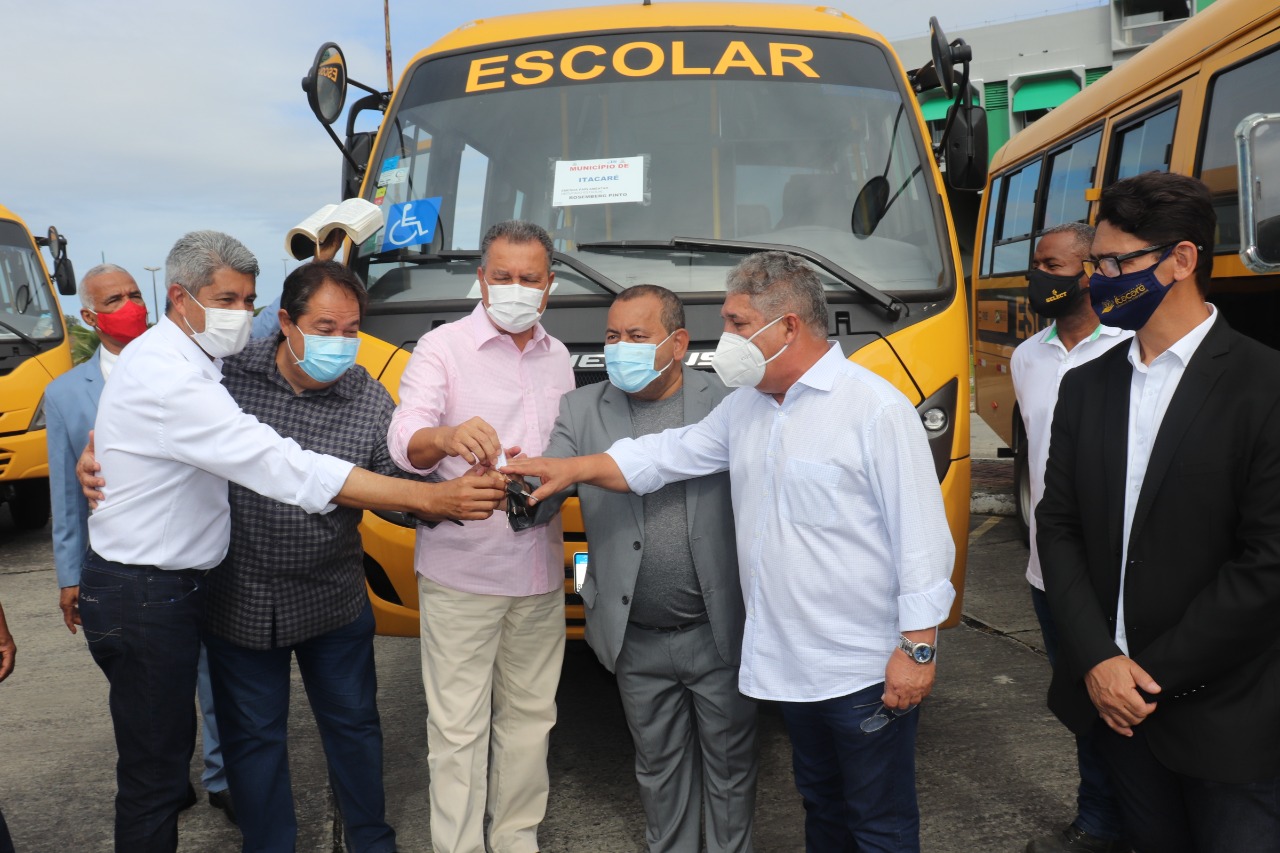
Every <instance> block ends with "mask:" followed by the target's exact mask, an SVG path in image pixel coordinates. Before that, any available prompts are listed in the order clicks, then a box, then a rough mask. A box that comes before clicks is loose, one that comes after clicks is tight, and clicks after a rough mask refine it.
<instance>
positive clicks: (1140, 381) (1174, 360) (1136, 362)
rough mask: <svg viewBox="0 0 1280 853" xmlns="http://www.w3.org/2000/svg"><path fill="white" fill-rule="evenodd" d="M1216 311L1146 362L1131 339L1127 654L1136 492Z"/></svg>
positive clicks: (1124, 558) (1123, 646)
mask: <svg viewBox="0 0 1280 853" xmlns="http://www.w3.org/2000/svg"><path fill="white" fill-rule="evenodd" d="M1217 316H1218V311H1217V309H1216V308H1214V307H1213V306H1212V305H1210V306H1209V317H1208V318H1207V319H1206V320H1205V321H1204V322H1202V323H1201V324H1200V325H1198V326H1196V327H1195V328H1194V329H1192V330H1191V331H1190V332H1187V333H1186V334H1185V335H1183V336H1182V338H1181V339H1180V340H1179V341H1178V342H1177V343H1175V344H1174V345H1173V346H1171V347H1169V348H1168V349H1167V350H1165V351H1164V352H1162V353H1160V354H1159V355H1158V356H1156V357H1155V358H1153V359H1152V360H1151V364H1143V363H1142V350H1141V348H1140V344H1139V343H1138V339H1137V338H1134V339H1133V342H1132V343H1130V344H1129V363H1130V364H1131V365H1133V374H1132V377H1131V378H1130V380H1129V442H1128V452H1127V455H1126V457H1125V472H1124V538H1123V539H1122V540H1121V541H1122V542H1123V543H1124V545H1123V549H1122V551H1121V555H1120V596H1119V599H1118V600H1117V603H1116V645H1117V646H1119V647H1120V651H1122V652H1124V653H1125V654H1126V655H1127V654H1129V637H1128V634H1127V632H1126V630H1125V626H1124V576H1125V566H1126V565H1128V563H1129V533H1130V532H1131V531H1132V530H1133V514H1134V511H1135V510H1137V508H1138V496H1139V495H1141V494H1142V481H1143V480H1144V479H1145V478H1146V476H1147V463H1148V462H1149V461H1151V448H1152V447H1153V446H1154V445H1155V443H1156V435H1157V434H1159V432H1160V422H1161V421H1163V420H1164V413H1165V411H1166V410H1168V408H1169V401H1170V400H1172V399H1173V393H1174V392H1175V391H1177V390H1178V383H1179V382H1181V381H1182V374H1183V373H1185V372H1186V370H1187V364H1188V363H1189V362H1190V361H1191V357H1192V356H1193V355H1195V354H1196V350H1197V349H1198V348H1199V347H1200V343H1201V342H1202V341H1203V340H1204V338H1205V335H1207V334H1209V329H1210V328H1211V327H1212V326H1213V321H1214V320H1215V319H1217Z"/></svg>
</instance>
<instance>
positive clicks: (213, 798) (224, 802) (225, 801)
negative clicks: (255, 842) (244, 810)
mask: <svg viewBox="0 0 1280 853" xmlns="http://www.w3.org/2000/svg"><path fill="white" fill-rule="evenodd" d="M209 805H211V806H213V807H214V808H215V809H222V810H223V811H224V812H226V814H227V820H229V821H231V822H232V823H233V824H235V825H236V826H239V823H237V822H236V807H235V806H234V805H232V804H231V792H230V791H228V790H226V789H225V788H224V789H223V790H221V791H210V792H209Z"/></svg>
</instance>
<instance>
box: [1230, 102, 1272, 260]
mask: <svg viewBox="0 0 1280 853" xmlns="http://www.w3.org/2000/svg"><path fill="white" fill-rule="evenodd" d="M1235 138H1236V157H1237V160H1238V163H1239V167H1240V169H1239V173H1238V174H1239V178H1238V180H1239V192H1240V205H1239V208H1240V259H1241V260H1242V261H1244V265H1245V266H1246V267H1248V268H1249V269H1251V270H1252V271H1254V272H1258V273H1268V272H1280V113H1271V114H1268V115H1264V114H1262V113H1254V114H1253V115H1249V116H1245V118H1244V119H1243V120H1242V121H1241V122H1240V124H1238V125H1237V126H1236V131H1235Z"/></svg>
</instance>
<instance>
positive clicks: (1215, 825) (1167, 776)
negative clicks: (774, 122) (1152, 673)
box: [1095, 712, 1280, 853]
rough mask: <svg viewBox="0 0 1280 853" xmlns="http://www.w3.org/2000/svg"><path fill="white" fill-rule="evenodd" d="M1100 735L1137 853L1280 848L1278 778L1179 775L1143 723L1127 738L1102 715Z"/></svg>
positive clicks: (1257, 852)
mask: <svg viewBox="0 0 1280 853" xmlns="http://www.w3.org/2000/svg"><path fill="white" fill-rule="evenodd" d="M1157 713H1159V712H1157ZM1095 740H1096V742H1097V745H1098V749H1099V751H1100V752H1101V753H1102V756H1103V758H1104V759H1105V760H1106V762H1107V764H1108V765H1109V766H1110V768H1111V781H1112V785H1113V788H1114V791H1115V793H1116V795H1117V796H1118V798H1119V800H1120V810H1121V812H1123V814H1124V820H1125V826H1126V828H1127V830H1128V832H1127V836H1128V839H1129V842H1130V843H1131V844H1132V845H1133V849H1134V851H1135V853H1246V851H1247V853H1280V777H1276V778H1274V779H1266V780H1263V781H1260V782H1242V783H1227V782H1213V781H1210V780H1208V779H1197V778H1195V777H1192V776H1187V775H1185V774H1182V773H1175V772H1174V771H1172V770H1170V769H1169V768H1167V767H1165V766H1164V765H1163V764H1161V763H1160V761H1159V760H1158V759H1157V758H1156V757H1155V755H1153V754H1152V752H1151V748H1150V747H1149V746H1148V745H1147V740H1146V736H1145V735H1144V734H1143V732H1142V726H1141V725H1138V726H1135V727H1134V729H1133V737H1131V738H1128V737H1124V736H1123V735H1119V734H1116V733H1115V732H1113V731H1112V730H1111V729H1110V728H1109V727H1108V726H1107V724H1106V723H1104V722H1102V721H1101V720H1099V721H1098V723H1097V732H1096V735H1095Z"/></svg>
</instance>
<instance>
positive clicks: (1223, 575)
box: [1036, 172, 1280, 853]
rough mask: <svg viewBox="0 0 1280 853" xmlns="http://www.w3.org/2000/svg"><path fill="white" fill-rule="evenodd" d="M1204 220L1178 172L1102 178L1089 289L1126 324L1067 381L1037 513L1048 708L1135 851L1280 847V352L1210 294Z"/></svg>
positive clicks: (1199, 852)
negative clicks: (1103, 790) (1087, 751)
mask: <svg viewBox="0 0 1280 853" xmlns="http://www.w3.org/2000/svg"><path fill="white" fill-rule="evenodd" d="M1215 219H1216V217H1215V215H1214V210H1213V203H1212V199H1211V197H1210V195H1209V192H1208V190H1207V188H1206V187H1205V186H1204V185H1203V184H1202V183H1200V182H1199V181H1197V180H1195V179H1193V178H1188V177H1185V176H1182V175H1172V174H1162V173H1154V172H1153V173H1148V174H1144V175H1139V176H1137V177H1134V178H1130V179H1127V180H1124V181H1119V182H1117V183H1115V184H1113V185H1112V186H1111V187H1108V188H1107V189H1106V190H1104V191H1103V193H1102V198H1101V203H1100V205H1099V208H1098V230H1097V236H1096V237H1095V239H1094V242H1093V248H1092V262H1091V264H1090V266H1091V267H1092V270H1091V271H1092V275H1091V278H1090V299H1091V300H1092V302H1093V304H1094V308H1095V310H1096V311H1097V312H1098V315H1099V318H1100V319H1101V320H1102V322H1103V323H1106V324H1109V325H1116V326H1120V327H1121V328H1131V329H1134V330H1136V332H1137V334H1136V336H1135V337H1134V339H1133V341H1132V343H1131V345H1129V346H1125V345H1121V346H1117V347H1115V348H1114V349H1112V350H1111V351H1110V352H1108V353H1106V354H1105V355H1103V356H1101V357H1099V358H1097V359H1095V360H1094V361H1091V362H1089V363H1088V364H1084V365H1081V366H1080V367H1079V368H1077V369H1075V370H1072V371H1070V373H1068V374H1067V376H1066V377H1065V378H1064V380H1063V382H1062V388H1061V393H1060V395H1059V399H1058V406H1057V409H1056V411H1055V414H1054V420H1053V434H1052V438H1051V440H1050V449H1049V464H1048V469H1047V471H1046V476H1045V494H1044V498H1043V500H1041V502H1040V504H1039V506H1038V508H1037V512H1036V521H1037V526H1038V528H1039V533H1038V536H1037V540H1036V541H1037V547H1038V548H1039V552H1040V560H1041V564H1042V565H1043V568H1044V575H1045V589H1046V593H1047V594H1048V599H1049V605H1050V608H1051V610H1052V612H1053V619H1054V623H1055V624H1056V626H1057V628H1058V631H1059V634H1060V638H1061V651H1060V652H1059V655H1058V660H1057V663H1056V666H1055V667H1054V672H1053V682H1052V684H1051V686H1050V688H1049V707H1050V709H1052V710H1053V712H1054V713H1055V714H1057V716H1058V717H1059V718H1060V719H1061V720H1062V721H1063V722H1064V723H1065V724H1066V725H1067V726H1068V727H1070V728H1071V729H1072V730H1074V731H1075V732H1076V733H1077V734H1085V733H1088V732H1090V731H1091V730H1092V731H1093V732H1094V734H1095V736H1096V737H1097V741H1098V745H1099V748H1100V749H1101V751H1102V753H1103V755H1104V757H1105V758H1106V760H1107V762H1108V764H1109V765H1110V766H1111V769H1112V772H1113V780H1114V782H1115V786H1116V793H1117V794H1118V796H1119V798H1120V803H1121V808H1122V810H1123V812H1124V815H1125V821H1126V823H1127V825H1128V830H1129V837H1130V839H1131V841H1132V843H1133V845H1134V848H1135V849H1136V850H1137V851H1139V853H1181V851H1196V853H1209V852H1210V851H1212V853H1227V851H1233V853H1243V851H1248V853H1266V851H1280V655H1278V654H1277V652H1280V618H1277V617H1280V353H1278V352H1276V351H1275V350H1272V349H1269V348H1268V347H1265V346H1263V345H1262V344H1260V343H1257V342H1256V341H1254V340H1252V339H1250V338H1246V337H1244V336H1243V335H1241V334H1239V333H1237V332H1234V331H1232V329H1231V328H1230V327H1229V326H1228V325H1227V323H1226V321H1225V319H1224V318H1222V317H1220V316H1218V312H1217V310H1216V309H1214V308H1213V306H1212V305H1209V304H1207V303H1206V302H1205V293H1206V291H1207V288H1208V286H1209V280H1210V276H1211V273H1212V268H1213V239H1214V229H1215Z"/></svg>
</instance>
